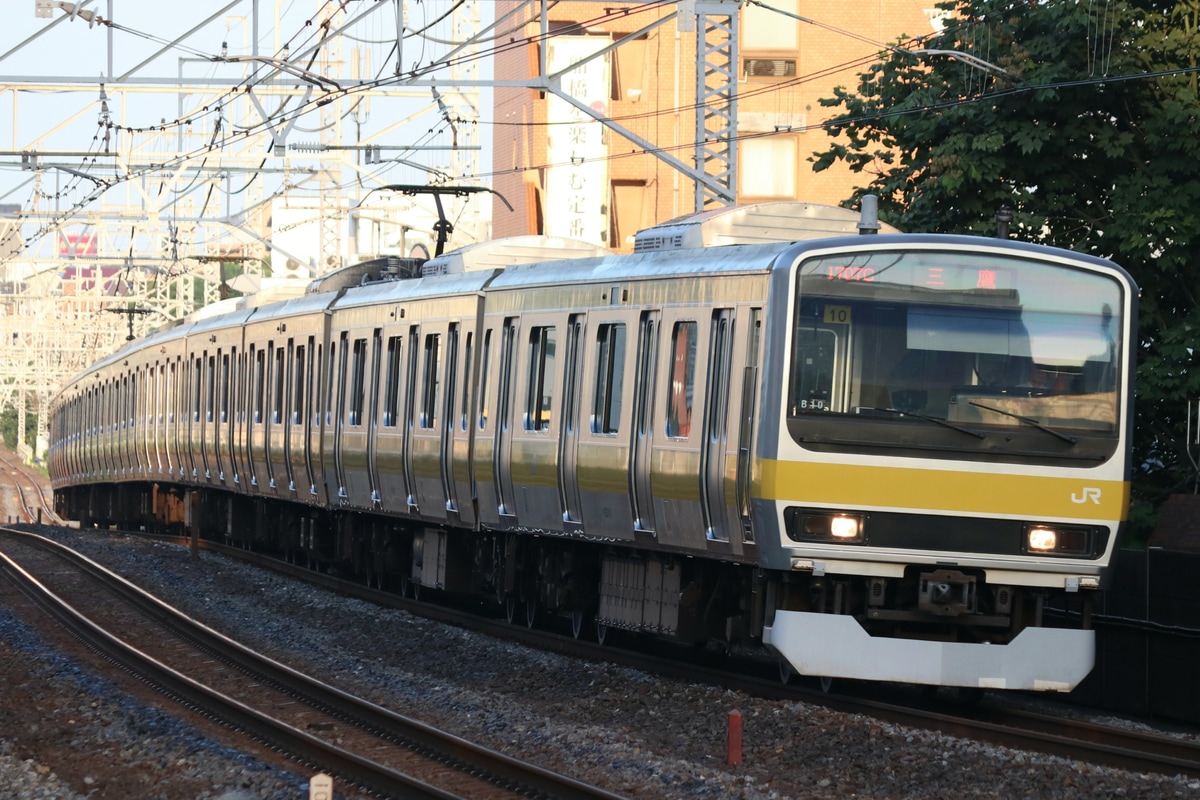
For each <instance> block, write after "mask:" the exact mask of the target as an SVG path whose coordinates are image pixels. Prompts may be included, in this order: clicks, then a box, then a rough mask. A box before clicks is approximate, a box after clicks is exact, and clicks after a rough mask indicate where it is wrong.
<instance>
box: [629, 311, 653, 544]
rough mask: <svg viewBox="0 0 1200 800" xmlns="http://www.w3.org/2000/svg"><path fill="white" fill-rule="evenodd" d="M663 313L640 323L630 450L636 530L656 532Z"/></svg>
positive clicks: (645, 316)
mask: <svg viewBox="0 0 1200 800" xmlns="http://www.w3.org/2000/svg"><path fill="white" fill-rule="evenodd" d="M659 325H660V314H659V312H657V311H644V312H642V316H641V319H640V320H639V322H638V345H637V369H636V370H635V371H634V387H633V426H632V429H631V441H630V448H629V463H630V470H629V497H630V500H631V502H632V511H633V527H634V530H639V531H646V532H649V533H653V532H654V531H655V530H656V528H655V525H654V496H653V494H651V487H650V470H651V466H652V465H651V459H650V456H651V453H652V452H653V449H654V425H653V424H652V423H651V414H652V412H653V409H654V383H655V380H654V379H655V376H656V375H657V374H658V372H657V365H658V331H659Z"/></svg>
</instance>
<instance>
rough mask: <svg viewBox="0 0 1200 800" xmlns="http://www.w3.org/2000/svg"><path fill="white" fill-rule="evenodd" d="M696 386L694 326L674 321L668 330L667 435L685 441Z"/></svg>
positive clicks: (690, 424)
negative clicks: (669, 341) (669, 379)
mask: <svg viewBox="0 0 1200 800" xmlns="http://www.w3.org/2000/svg"><path fill="white" fill-rule="evenodd" d="M695 387H696V323H695V322H676V323H675V327H674V328H673V329H672V331H671V385H670V390H669V392H668V395H667V396H668V401H667V436H673V437H675V438H679V439H686V438H688V436H690V435H691V432H692V398H693V396H694V392H695Z"/></svg>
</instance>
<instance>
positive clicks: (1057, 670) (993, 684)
mask: <svg viewBox="0 0 1200 800" xmlns="http://www.w3.org/2000/svg"><path fill="white" fill-rule="evenodd" d="M1095 636H1096V632H1095V631H1090V630H1070V629H1062V628H1026V629H1025V630H1023V631H1022V632H1021V633H1019V634H1018V635H1017V637H1016V638H1015V639H1013V640H1012V641H1011V642H1009V643H1008V644H1006V645H1000V644H967V643H962V642H936V641H923V640H918V639H891V638H883V637H872V636H870V635H869V634H868V633H867V632H866V631H865V630H863V628H862V626H861V625H859V624H858V621H857V620H855V619H854V617H851V616H845V615H838V614H817V613H811V612H802V611H777V612H775V622H774V624H773V625H770V626H767V627H765V628H764V629H763V641H764V642H765V643H766V644H768V645H769V646H770V647H772V648H773V649H774V650H775V651H776V652H778V653H779V654H780V655H781V656H782V657H783V658H785V659H786V660H787V661H788V663H789V664H791V665H792V667H793V668H794V669H795V670H796V672H798V673H799V674H801V675H815V676H820V677H829V678H857V679H861V680H871V681H891V682H896V683H916V684H930V685H935V686H967V687H972V688H980V689H1026V690H1033V691H1043V692H1046V691H1050V692H1069V691H1071V690H1072V689H1074V688H1075V686H1076V685H1078V684H1079V682H1080V681H1082V680H1083V679H1084V678H1085V677H1087V674H1088V673H1089V672H1091V670H1092V666H1093V665H1094V663H1095V651H1096V647H1095V645H1096V639H1095Z"/></svg>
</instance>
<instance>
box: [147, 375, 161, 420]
mask: <svg viewBox="0 0 1200 800" xmlns="http://www.w3.org/2000/svg"><path fill="white" fill-rule="evenodd" d="M149 377H150V382H149V383H148V384H147V385H146V395H147V396H146V424H147V425H153V424H154V421H155V419H156V418H157V415H158V367H157V366H153V367H151V368H150V376H149Z"/></svg>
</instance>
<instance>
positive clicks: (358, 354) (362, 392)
mask: <svg viewBox="0 0 1200 800" xmlns="http://www.w3.org/2000/svg"><path fill="white" fill-rule="evenodd" d="M351 361H352V363H351V368H350V416H349V417H348V418H347V419H346V422H347V424H349V425H362V424H363V404H364V402H365V401H366V396H367V387H366V376H367V340H366V339H365V338H363V339H355V340H354V352H353V357H352V359H351Z"/></svg>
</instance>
